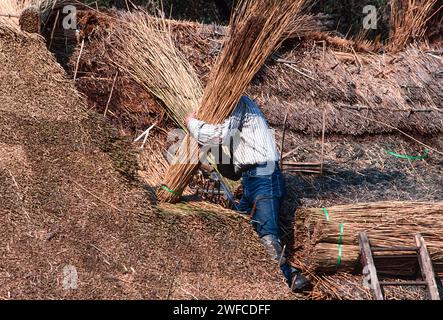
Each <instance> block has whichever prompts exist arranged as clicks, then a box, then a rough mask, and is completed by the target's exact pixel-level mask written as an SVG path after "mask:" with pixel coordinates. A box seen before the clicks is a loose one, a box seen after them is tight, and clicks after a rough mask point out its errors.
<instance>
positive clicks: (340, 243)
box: [337, 223, 345, 268]
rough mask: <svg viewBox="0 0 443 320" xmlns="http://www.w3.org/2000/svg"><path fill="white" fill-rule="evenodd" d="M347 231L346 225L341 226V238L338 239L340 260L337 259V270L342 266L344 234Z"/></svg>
mask: <svg viewBox="0 0 443 320" xmlns="http://www.w3.org/2000/svg"><path fill="white" fill-rule="evenodd" d="M344 231H345V224H344V223H341V224H340V237H339V238H338V258H337V268H338V267H340V265H341V257H342V241H343V233H344Z"/></svg>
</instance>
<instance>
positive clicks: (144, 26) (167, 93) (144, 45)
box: [113, 13, 203, 127]
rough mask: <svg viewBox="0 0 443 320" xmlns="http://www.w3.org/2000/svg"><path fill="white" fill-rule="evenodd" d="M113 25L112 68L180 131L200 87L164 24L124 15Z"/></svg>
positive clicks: (146, 17) (198, 97)
mask: <svg viewBox="0 0 443 320" xmlns="http://www.w3.org/2000/svg"><path fill="white" fill-rule="evenodd" d="M122 19H124V20H125V21H126V23H122V24H119V25H116V27H115V30H114V35H115V41H114V43H113V45H114V47H115V49H114V50H113V51H114V52H115V55H116V61H115V64H116V65H117V66H118V67H119V68H120V69H122V70H124V71H126V72H127V73H129V74H130V75H131V76H132V78H133V79H135V80H136V81H137V82H138V83H139V84H140V85H142V86H143V87H144V88H146V89H147V90H148V91H149V92H151V93H152V94H153V95H154V96H156V97H157V98H158V99H159V100H161V101H162V103H163V104H164V106H165V108H166V111H167V113H168V115H169V116H170V117H171V118H172V119H174V120H175V122H176V123H177V124H178V125H179V126H182V127H184V125H185V118H186V116H187V115H188V114H189V113H190V112H192V111H194V110H197V108H198V106H199V104H200V101H201V98H202V96H203V88H202V85H201V83H200V81H199V79H198V77H197V75H196V73H195V71H194V69H193V68H192V67H191V65H190V64H189V62H188V61H187V60H186V59H185V58H184V57H183V55H182V54H181V53H180V51H179V50H177V48H176V47H175V45H174V43H173V41H172V38H171V34H170V30H169V28H168V24H167V23H166V20H163V19H155V18H153V17H150V16H149V15H147V14H144V13H133V14H126V15H125V16H123V17H122Z"/></svg>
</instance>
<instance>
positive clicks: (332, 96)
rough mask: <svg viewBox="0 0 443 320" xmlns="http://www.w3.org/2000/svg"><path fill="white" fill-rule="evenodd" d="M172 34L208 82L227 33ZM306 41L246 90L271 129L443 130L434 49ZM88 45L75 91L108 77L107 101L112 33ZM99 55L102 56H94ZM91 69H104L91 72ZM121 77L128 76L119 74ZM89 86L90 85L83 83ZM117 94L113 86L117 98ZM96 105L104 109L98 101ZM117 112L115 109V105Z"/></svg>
mask: <svg viewBox="0 0 443 320" xmlns="http://www.w3.org/2000/svg"><path fill="white" fill-rule="evenodd" d="M94 16H95V18H96V20H97V21H98V23H99V24H100V23H102V21H106V16H102V15H99V16H98V15H96V14H95V15H94ZM118 21H119V20H115V19H112V23H111V24H110V25H109V26H107V27H105V29H106V28H111V29H112V24H113V23H119V22H118ZM105 26H106V25H105ZM88 27H90V25H89V26H88ZM92 29H93V28H92ZM171 29H172V33H173V38H174V41H175V43H176V44H177V46H178V48H179V49H180V50H181V51H182V52H183V53H184V54H185V56H186V57H187V58H188V59H189V61H190V62H191V64H192V65H193V66H194V67H195V69H196V71H197V74H198V75H199V77H200V79H201V80H202V82H203V83H205V82H206V80H207V76H208V74H209V71H210V69H211V67H212V65H213V63H214V61H215V58H216V56H217V54H218V52H219V51H220V48H221V44H222V38H223V37H224V34H225V31H223V29H220V28H218V27H215V26H205V25H201V24H196V23H191V22H172V23H171ZM105 34H106V33H105ZM311 38H315V39H317V40H310V36H309V35H305V37H302V38H301V42H300V41H295V40H293V41H291V43H288V44H287V45H286V46H285V48H284V49H282V50H281V51H280V52H279V53H278V55H275V56H274V57H273V58H272V59H270V60H269V61H268V63H267V65H266V67H264V68H263V69H262V70H261V71H260V72H259V73H258V74H257V75H256V77H255V79H254V80H253V83H252V84H251V85H250V87H249V89H248V93H249V94H250V95H251V96H252V97H253V98H255V99H256V100H257V101H258V102H259V105H260V106H261V107H262V109H263V110H264V112H265V114H266V115H267V116H268V118H269V120H270V123H271V125H273V126H279V125H281V124H282V121H283V118H284V116H285V114H286V113H287V112H288V114H289V117H288V126H289V128H290V129H292V130H293V131H295V132H297V131H298V132H304V133H321V131H322V116H323V114H325V121H326V132H327V133H338V134H350V135H362V134H368V133H369V134H373V133H390V132H396V131H397V129H399V130H402V131H405V132H409V133H419V134H437V133H440V132H442V130H443V122H442V121H443V113H442V105H443V93H442V90H441V87H442V85H443V84H442V82H443V77H442V74H441V72H442V66H443V64H442V58H441V56H439V53H438V52H439V51H438V50H439V49H438V48H435V49H432V50H431V49H428V50H422V49H420V48H418V47H409V48H408V49H407V50H406V51H405V52H402V53H400V54H397V55H390V54H371V53H357V52H353V51H352V46H349V42H346V41H334V43H333V44H334V46H328V45H327V46H324V44H323V42H319V39H321V38H326V39H331V36H327V37H326V36H324V37H319V36H318V33H317V35H315V36H314V34H312V37H311ZM337 39H339V38H337ZM89 40H90V41H89V42H88V41H87V43H86V44H85V50H84V52H83V56H82V57H81V59H80V67H79V74H80V75H81V76H80V77H79V86H80V87H83V88H85V90H82V91H84V92H86V93H87V94H88V96H89V97H94V96H97V94H96V92H94V89H93V88H94V87H97V86H99V87H100V86H102V88H103V89H105V87H103V86H104V85H105V80H106V79H107V80H106V83H107V84H106V85H105V86H106V87H107V88H108V90H107V91H108V92H105V91H106V90H103V93H104V95H103V93H102V94H99V96H106V93H109V89H110V84H111V83H112V80H111V79H112V77H113V75H114V73H115V70H114V69H113V70H112V71H109V68H110V66H111V65H112V64H111V63H110V62H111V61H109V60H107V58H106V55H108V56H111V57H112V52H110V51H109V50H111V47H110V46H108V45H107V44H108V43H109V42H110V41H112V35H109V36H100V35H97V36H95V37H91V38H90V39H89ZM294 41H295V42H294ZM329 42H331V41H329ZM340 43H343V45H346V50H339V49H338V46H337V45H338V44H340ZM295 48H297V49H295ZM98 51H101V52H103V53H102V54H100V55H97V54H96V53H97V52H98ZM91 53H93V54H91ZM77 57H78V49H77V51H76V52H75V53H74V55H73V56H72V57H71V65H74V64H75V63H76V60H77ZM93 61H94V62H93ZM95 63H97V64H99V65H101V66H103V67H104V68H106V69H107V70H108V71H106V72H105V70H104V69H101V68H98V67H96V66H95ZM88 65H89V67H87V66H88ZM105 66H106V67H105ZM85 68H86V69H85ZM87 72H92V73H90V75H91V76H89V77H88V73H87ZM103 72H105V73H106V76H104V77H103V76H101V73H103ZM92 75H94V77H92ZM120 77H121V78H125V77H126V76H125V75H124V74H120V76H119V78H120ZM86 82H87V83H88V85H85V86H84V85H82V83H86ZM92 82H95V85H93V84H92ZM131 87H132V88H133V90H131V91H133V92H140V91H142V89H140V87H139V86H137V85H135V84H134V85H131ZM120 88H122V87H121V86H120V85H117V86H116V91H114V92H115V94H116V95H119V92H120V91H121V89H120ZM124 92H127V90H125V91H124ZM104 100H106V99H104ZM113 104H114V103H113V102H112V101H111V106H110V110H111V111H112V112H114V110H115V109H114V106H113ZM100 105H102V106H101V108H104V107H103V103H100ZM115 107H117V108H118V104H115ZM136 118H137V119H139V116H136V117H135V118H134V119H136ZM137 121H140V120H137Z"/></svg>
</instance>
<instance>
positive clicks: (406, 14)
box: [388, 0, 443, 52]
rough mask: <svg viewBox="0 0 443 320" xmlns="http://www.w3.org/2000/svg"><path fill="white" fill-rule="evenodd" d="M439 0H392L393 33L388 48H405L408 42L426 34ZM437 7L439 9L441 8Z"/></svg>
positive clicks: (394, 49) (396, 50)
mask: <svg viewBox="0 0 443 320" xmlns="http://www.w3.org/2000/svg"><path fill="white" fill-rule="evenodd" d="M437 2H438V0H393V1H391V34H390V39H389V45H388V49H389V50H390V51H393V52H398V51H400V50H403V49H404V48H405V46H406V45H407V44H408V42H409V41H410V40H411V39H412V40H416V39H420V38H422V37H423V36H424V35H425V32H426V27H427V23H428V21H429V19H431V18H432V14H433V10H434V8H435V5H436V3H437ZM442 7H443V6H441V7H440V8H437V11H438V10H440V9H441V8H442Z"/></svg>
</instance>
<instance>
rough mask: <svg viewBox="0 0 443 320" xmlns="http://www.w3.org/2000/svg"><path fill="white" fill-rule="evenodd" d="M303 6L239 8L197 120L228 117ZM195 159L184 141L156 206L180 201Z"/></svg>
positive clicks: (247, 4) (247, 1) (266, 3)
mask: <svg viewBox="0 0 443 320" xmlns="http://www.w3.org/2000/svg"><path fill="white" fill-rule="evenodd" d="M305 2H306V1H305V0H297V1H293V0H292V1H291V0H283V1H282V0H279V1H276V0H260V1H253V0H244V1H242V2H240V3H239V5H238V7H237V8H236V10H235V12H234V14H233V17H232V19H231V23H230V30H229V32H230V35H229V37H228V39H227V41H226V42H225V44H224V47H223V49H222V51H221V53H220V55H219V57H218V59H217V61H216V63H215V66H214V67H213V69H212V70H211V74H210V77H209V80H208V84H207V87H206V90H205V93H204V96H203V99H202V103H201V105H200V108H199V109H198V112H197V118H198V119H200V120H203V121H205V122H207V123H212V124H218V123H221V122H223V121H224V119H225V118H226V117H227V116H229V114H230V113H231V112H232V111H233V109H234V108H235V106H236V104H237V102H238V101H239V99H240V97H241V95H242V94H243V92H244V91H245V90H246V88H247V86H248V84H249V83H250V81H251V80H252V78H253V76H254V75H255V74H256V73H257V72H258V70H259V69H260V68H261V66H262V65H263V63H264V62H265V60H266V59H267V57H268V56H269V55H270V54H271V53H272V52H273V51H274V50H275V49H276V48H277V47H278V46H279V44H281V42H282V39H284V37H283V34H284V33H285V32H286V31H287V30H288V29H289V25H290V24H294V21H297V18H296V17H297V16H298V14H299V12H300V10H301V9H302V7H303V5H304V4H305ZM294 17H295V18H294ZM294 19H295V20H294ZM295 23H296V22H295ZM198 159H200V156H199V148H198V145H197V144H196V143H195V141H193V139H191V138H189V136H188V137H186V138H185V140H184V141H183V143H182V145H181V147H180V148H179V150H178V152H177V154H176V157H175V160H174V161H173V163H172V164H171V166H170V168H169V170H168V172H167V173H166V176H165V179H164V181H163V186H162V188H161V189H159V192H158V193H157V196H158V198H159V200H161V201H166V202H177V201H178V200H179V199H180V195H181V194H182V192H183V191H184V189H185V188H186V186H187V185H188V183H189V181H190V179H191V177H192V176H193V174H194V173H195V171H196V170H197V169H198V167H199V161H198Z"/></svg>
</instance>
